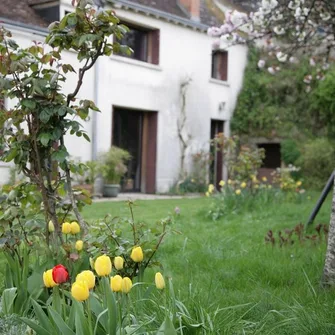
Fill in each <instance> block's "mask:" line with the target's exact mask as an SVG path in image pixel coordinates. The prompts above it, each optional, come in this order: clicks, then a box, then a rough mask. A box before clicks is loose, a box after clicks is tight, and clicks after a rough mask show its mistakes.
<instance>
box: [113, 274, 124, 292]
mask: <svg viewBox="0 0 335 335" xmlns="http://www.w3.org/2000/svg"><path fill="white" fill-rule="evenodd" d="M110 286H111V289H112V291H113V292H120V291H121V290H122V277H121V276H119V275H116V276H114V277H111V279H110Z"/></svg>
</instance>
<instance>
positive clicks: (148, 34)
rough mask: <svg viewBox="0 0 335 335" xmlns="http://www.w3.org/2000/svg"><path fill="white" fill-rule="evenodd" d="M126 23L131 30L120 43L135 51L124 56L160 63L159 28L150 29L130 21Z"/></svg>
mask: <svg viewBox="0 0 335 335" xmlns="http://www.w3.org/2000/svg"><path fill="white" fill-rule="evenodd" d="M125 25H126V26H127V27H128V28H129V32H128V33H127V34H126V35H125V36H124V37H123V38H122V40H121V41H120V43H121V44H124V45H127V46H129V47H130V48H131V49H133V51H134V52H133V53H132V54H131V55H129V56H128V55H124V54H122V56H124V57H128V58H133V59H137V60H139V61H142V62H147V63H151V64H159V30H150V29H147V28H143V27H138V26H134V25H131V24H128V23H125Z"/></svg>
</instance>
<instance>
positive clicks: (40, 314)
mask: <svg viewBox="0 0 335 335" xmlns="http://www.w3.org/2000/svg"><path fill="white" fill-rule="evenodd" d="M31 303H32V305H33V307H34V312H35V316H36V318H37V320H38V322H39V324H40V325H41V326H42V327H43V328H44V329H50V330H52V331H53V333H54V331H55V328H54V327H53V324H52V322H51V321H50V320H49V318H48V316H47V315H46V314H45V312H44V311H43V309H42V307H41V306H40V305H39V304H38V303H37V302H36V301H35V300H34V299H31ZM33 329H34V328H33ZM38 334H40V333H38Z"/></svg>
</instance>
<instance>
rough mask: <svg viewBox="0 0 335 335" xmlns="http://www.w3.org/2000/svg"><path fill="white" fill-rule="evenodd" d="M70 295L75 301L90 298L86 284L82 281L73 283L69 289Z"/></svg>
mask: <svg viewBox="0 0 335 335" xmlns="http://www.w3.org/2000/svg"><path fill="white" fill-rule="evenodd" d="M71 294H72V296H73V298H75V299H76V300H77V301H84V300H86V299H88V297H89V296H90V291H89V289H88V286H87V283H86V282H84V281H75V282H74V283H73V284H72V287H71Z"/></svg>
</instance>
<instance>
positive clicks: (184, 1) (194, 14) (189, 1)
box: [179, 0, 200, 21]
mask: <svg viewBox="0 0 335 335" xmlns="http://www.w3.org/2000/svg"><path fill="white" fill-rule="evenodd" d="M179 2H180V4H181V5H182V6H183V7H184V8H185V9H186V10H187V12H188V13H189V14H190V16H191V19H192V20H194V21H200V0H179Z"/></svg>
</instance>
